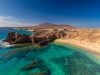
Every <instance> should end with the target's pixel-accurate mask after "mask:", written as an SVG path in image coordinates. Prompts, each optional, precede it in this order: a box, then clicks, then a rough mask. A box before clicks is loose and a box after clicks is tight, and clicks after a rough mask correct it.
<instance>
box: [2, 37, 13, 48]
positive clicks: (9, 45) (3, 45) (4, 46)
mask: <svg viewBox="0 0 100 75" xmlns="http://www.w3.org/2000/svg"><path fill="white" fill-rule="evenodd" d="M3 40H4V39H1V40H0V48H6V47H12V46H13V45H11V44H9V43H8V42H4V41H3Z"/></svg>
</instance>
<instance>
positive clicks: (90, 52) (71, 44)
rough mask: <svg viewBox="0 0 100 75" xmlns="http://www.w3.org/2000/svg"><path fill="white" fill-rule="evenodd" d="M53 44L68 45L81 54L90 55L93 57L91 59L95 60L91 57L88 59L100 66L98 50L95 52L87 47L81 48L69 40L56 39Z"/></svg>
mask: <svg viewBox="0 0 100 75" xmlns="http://www.w3.org/2000/svg"><path fill="white" fill-rule="evenodd" d="M77 42H78V41H77ZM55 43H59V44H63V45H70V46H72V47H75V48H79V49H81V52H83V53H86V54H90V55H91V56H93V58H95V59H93V58H92V57H90V58H91V59H93V60H94V61H95V62H96V63H98V64H100V53H99V52H100V51H99V50H98V51H97V50H95V49H91V48H88V45H87V46H86V47H85V46H82V45H81V44H79V43H76V42H74V41H72V40H69V39H68V40H66V39H57V40H55Z"/></svg>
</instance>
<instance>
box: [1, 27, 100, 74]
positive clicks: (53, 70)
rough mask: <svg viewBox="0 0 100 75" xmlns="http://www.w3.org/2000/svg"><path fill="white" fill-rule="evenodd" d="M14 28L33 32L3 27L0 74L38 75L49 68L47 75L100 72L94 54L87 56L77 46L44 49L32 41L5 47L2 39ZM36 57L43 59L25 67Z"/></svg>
mask: <svg viewBox="0 0 100 75" xmlns="http://www.w3.org/2000/svg"><path fill="white" fill-rule="evenodd" d="M11 31H16V32H20V33H22V34H29V35H31V34H32V33H31V32H29V31H24V30H15V29H8V28H2V29H0V40H1V43H0V75H37V73H40V72H43V71H47V72H48V74H47V75H100V65H99V64H98V63H96V62H95V61H93V60H92V59H90V58H89V57H91V56H90V54H87V55H86V54H85V53H84V52H81V49H79V48H77V47H76V48H75V47H70V46H68V45H63V44H57V43H50V44H49V45H48V46H45V47H40V48H37V47H33V46H32V45H29V44H28V45H23V46H11V47H4V46H2V43H3V42H2V39H5V38H6V36H7V33H8V32H11ZM76 49H78V50H76ZM35 59H37V60H40V61H42V62H41V63H39V65H38V67H35V68H31V69H29V70H23V68H25V67H26V65H29V64H31V63H32V62H33V61H34V60H35ZM44 75H46V74H44Z"/></svg>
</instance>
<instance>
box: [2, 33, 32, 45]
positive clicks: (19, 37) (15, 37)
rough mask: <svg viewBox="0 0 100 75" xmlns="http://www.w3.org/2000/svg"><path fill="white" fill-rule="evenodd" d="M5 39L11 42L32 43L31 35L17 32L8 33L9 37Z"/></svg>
mask: <svg viewBox="0 0 100 75" xmlns="http://www.w3.org/2000/svg"><path fill="white" fill-rule="evenodd" d="M4 41H5V42H9V43H10V44H20V43H31V39H30V38H29V35H26V34H20V33H17V32H10V33H8V35H7V38H6V39H5V40H4Z"/></svg>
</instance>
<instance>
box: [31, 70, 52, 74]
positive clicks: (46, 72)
mask: <svg viewBox="0 0 100 75" xmlns="http://www.w3.org/2000/svg"><path fill="white" fill-rule="evenodd" d="M30 75H51V73H49V72H48V71H43V72H40V73H33V74H30Z"/></svg>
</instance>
